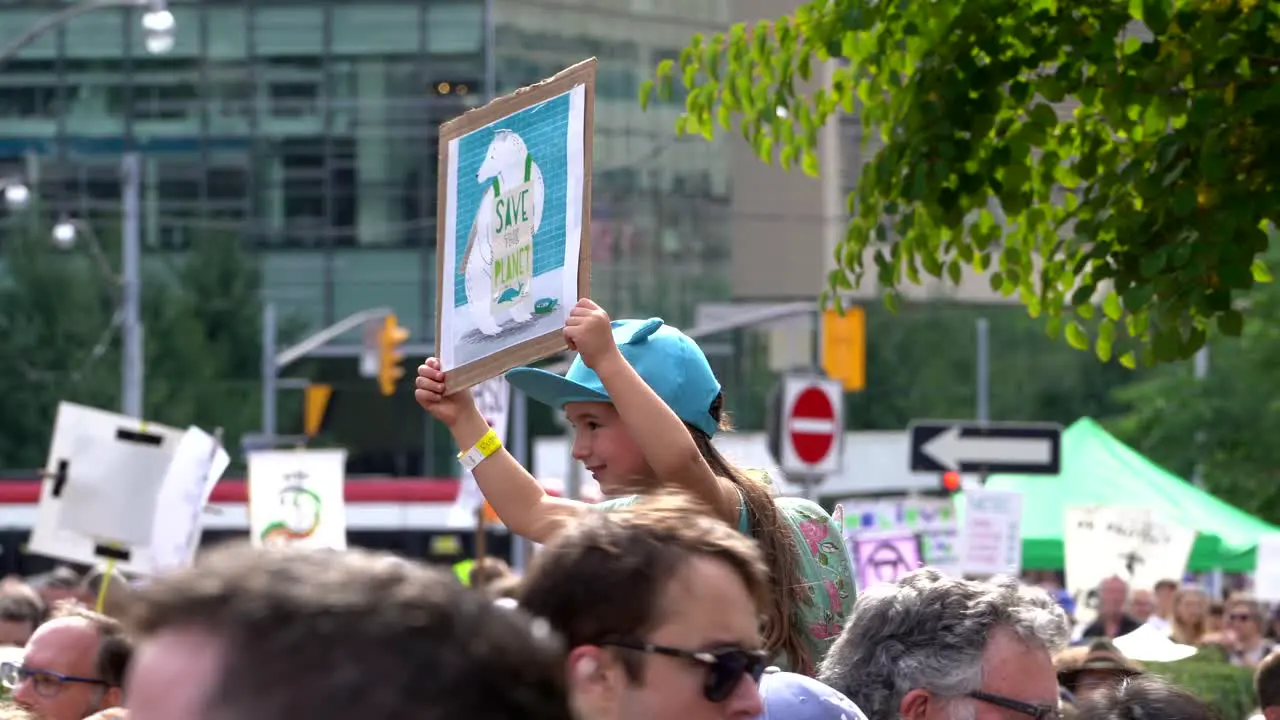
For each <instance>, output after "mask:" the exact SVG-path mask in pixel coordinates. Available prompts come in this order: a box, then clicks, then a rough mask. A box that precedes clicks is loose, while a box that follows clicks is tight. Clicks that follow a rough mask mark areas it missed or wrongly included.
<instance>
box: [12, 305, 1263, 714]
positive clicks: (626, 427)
mask: <svg viewBox="0 0 1280 720" xmlns="http://www.w3.org/2000/svg"><path fill="white" fill-rule="evenodd" d="M564 335H565V339H566V341H567V343H568V344H569V346H570V348H572V349H573V350H575V351H576V352H577V353H578V356H577V358H576V359H575V361H574V363H573V365H572V367H571V368H570V370H569V371H568V373H567V375H565V376H563V377H561V376H557V375H553V374H550V373H546V372H543V371H538V370H532V369H518V370H515V371H512V372H511V373H510V374H509V375H508V379H509V380H510V382H511V384H512V385H514V386H515V387H517V388H518V389H520V390H521V391H523V392H525V393H526V394H527V395H529V397H531V398H533V399H535V400H538V401H541V402H544V403H547V404H549V405H551V406H553V407H555V408H556V409H558V410H562V411H563V412H564V413H565V415H566V417H567V419H568V421H569V424H570V425H571V426H572V427H573V429H574V441H573V454H574V457H575V458H576V459H577V460H578V461H580V462H582V463H583V464H584V466H585V467H586V468H587V470H588V471H589V472H591V473H592V475H593V476H594V477H595V479H596V480H597V481H598V482H599V483H600V485H601V488H602V491H603V492H604V493H605V494H606V495H607V496H608V497H609V498H610V499H609V500H607V501H606V502H604V503H601V504H598V505H594V506H593V505H588V504H584V503H579V502H574V501H570V500H566V499H562V498H557V497H554V496H552V495H549V494H548V493H546V492H545V491H544V490H543V488H542V486H541V484H539V483H538V482H537V481H536V480H535V479H534V477H533V476H532V475H531V474H530V473H529V472H528V471H527V470H526V469H525V468H523V467H522V466H521V465H520V464H519V463H518V462H516V460H515V459H514V458H513V457H512V456H511V455H510V454H508V453H507V452H506V451H505V449H503V447H502V444H501V442H500V441H499V439H498V437H497V435H496V433H495V432H494V431H493V429H492V428H490V427H489V426H488V425H487V423H486V422H485V419H484V418H483V417H482V416H481V415H480V413H479V412H478V411H477V410H476V407H475V403H474V400H473V399H472V397H471V394H470V393H469V392H450V390H461V388H450V387H449V384H448V378H447V376H446V373H445V372H444V371H443V370H442V369H441V365H440V363H439V362H438V361H437V360H435V359H434V358H433V359H428V360H427V361H426V362H425V363H424V364H423V365H422V366H421V367H420V368H419V371H418V377H417V379H416V391H415V394H416V397H417V400H418V402H419V403H420V404H421V405H422V406H423V407H424V408H425V409H426V410H427V411H428V412H430V413H431V414H432V415H433V416H434V417H435V418H436V419H438V420H439V421H440V422H442V423H444V424H445V425H446V426H447V427H448V428H449V430H450V432H451V433H452V435H453V437H454V439H455V440H456V442H457V444H458V446H459V448H461V449H462V452H461V453H460V454H459V461H460V463H461V464H462V466H463V467H464V468H466V469H468V470H470V471H471V472H472V473H473V474H474V475H475V477H476V480H477V483H478V484H479V486H480V488H481V490H482V491H483V492H484V494H485V496H486V499H487V500H488V502H489V504H490V505H491V506H492V507H493V509H494V510H495V511H496V512H497V513H498V515H499V516H500V517H501V519H502V521H503V522H504V523H505V524H506V526H507V527H508V529H510V530H511V531H512V532H515V533H518V534H521V535H523V536H525V537H527V538H529V539H531V540H534V541H536V542H538V543H541V544H542V547H541V549H540V550H539V551H538V552H537V554H536V556H535V558H534V560H533V562H532V563H531V565H530V567H529V569H528V571H527V572H526V573H525V574H524V575H522V576H520V577H516V576H515V575H514V574H513V573H510V571H509V569H508V568H504V567H503V566H502V564H501V563H499V562H496V561H486V562H482V563H479V564H477V565H476V567H475V568H474V570H473V572H472V575H471V578H470V579H471V582H470V584H464V583H462V582H460V581H459V579H458V578H457V577H456V576H455V575H454V574H453V573H450V572H447V571H445V570H443V569H439V568H434V567H431V566H428V565H427V564H424V563H421V562H417V561H415V560H413V559H407V558H402V557H396V556H393V555H389V554H382V553H373V552H368V551H364V550H359V549H353V550H346V551H331V550H318V549H301V548H296V547H294V548H273V549H255V548H252V547H250V546H249V545H247V544H226V545H222V546H218V547H215V548H211V549H208V550H207V551H205V552H203V553H202V554H201V555H200V557H199V558H198V559H197V561H196V562H195V563H194V565H192V566H191V567H189V568H187V569H185V570H182V571H179V572H174V573H169V574H165V575H163V576H160V577H156V578H150V579H148V580H147V581H146V582H145V583H143V584H132V585H131V584H130V583H129V581H128V580H126V579H125V578H119V577H117V576H114V575H104V574H103V573H101V572H97V571H95V572H92V573H90V574H89V575H88V576H87V577H84V578H81V577H79V576H78V575H76V574H75V573H74V572H72V571H70V570H67V569H65V568H64V569H59V570H57V571H55V572H53V573H51V574H49V575H47V576H41V577H37V578H30V579H28V580H26V581H23V580H21V579H10V580H6V581H4V582H3V583H2V584H0V643H3V644H4V645H6V647H5V648H4V649H0V682H2V683H3V685H4V686H5V687H6V688H8V689H9V691H10V698H9V700H8V704H7V706H5V707H3V708H0V720H9V719H18V718H20V719H24V720H84V719H85V718H94V719H95V720H104V719H105V718H111V717H128V718H129V719H130V720H292V719H293V718H298V719H299V720H304V719H305V720H328V719H330V718H332V719H333V720H351V719H352V718H361V719H362V720H410V719H413V720H434V719H439V720H446V719H447V720H486V719H493V720H498V719H512V720H515V719H519V720H569V719H570V718H573V719H574V720H662V719H668V718H670V719H673V720H728V719H740V720H753V719H755V718H763V719H764V720H828V719H829V720H1013V719H1014V718H1017V717H1023V718H1024V720H1025V718H1028V717H1029V718H1033V719H1034V720H1060V719H1061V718H1063V717H1064V716H1067V715H1070V716H1071V717H1072V718H1074V719H1075V720H1210V719H1211V718H1215V712H1214V710H1213V709H1212V708H1211V707H1209V706H1208V705H1206V704H1205V703H1204V702H1203V701H1201V700H1200V699H1198V698H1196V697H1195V696H1194V695H1193V694H1191V693H1189V692H1187V691H1186V690H1185V689H1182V688H1179V687H1177V686H1175V685H1173V684H1171V683H1169V682H1168V681H1166V680H1163V679H1161V678H1160V677H1159V676H1157V675H1153V674H1149V673H1145V672H1143V671H1142V669H1141V668H1140V667H1137V666H1136V665H1134V664H1133V663H1132V662H1130V661H1129V660H1128V659H1127V658H1125V657H1124V656H1123V654H1122V653H1120V652H1119V651H1118V650H1116V649H1115V648H1114V647H1113V646H1112V645H1110V644H1109V643H1108V641H1106V640H1105V638H1108V637H1123V636H1124V635H1125V634H1126V630H1132V629H1133V627H1134V626H1136V625H1140V624H1142V623H1144V622H1145V623H1154V622H1157V620H1156V619H1155V618H1164V619H1165V621H1167V622H1168V623H1169V626H1170V631H1171V632H1173V633H1175V639H1178V640H1179V641H1180V642H1181V641H1183V638H1182V636H1180V635H1177V633H1179V632H1196V633H1199V634H1198V635H1197V636H1196V637H1195V638H1194V639H1193V640H1194V642H1196V643H1197V644H1203V643H1209V642H1210V641H1211V640H1213V639H1214V638H1215V636H1211V635H1209V633H1210V630H1209V629H1208V626H1207V623H1204V622H1200V621H1198V620H1195V616H1193V614H1191V612H1190V610H1188V609H1187V607H1190V605H1188V603H1190V602H1192V600H1190V599H1188V598H1191V597H1192V595H1190V594H1188V593H1186V592H1184V591H1177V592H1175V593H1174V595H1175V597H1174V599H1173V600H1172V605H1170V606H1169V607H1168V608H1167V609H1166V608H1165V607H1164V606H1161V605H1159V598H1160V597H1163V596H1162V595H1160V593H1161V592H1163V590H1162V589H1161V588H1156V589H1155V595H1154V596H1153V597H1152V599H1151V602H1152V605H1153V607H1152V610H1151V615H1150V616H1149V617H1146V618H1145V619H1144V618H1141V617H1135V615H1138V616H1140V614H1141V612H1142V610H1141V606H1140V597H1141V596H1140V593H1136V592H1135V593H1133V594H1130V593H1129V590H1128V588H1127V587H1119V586H1116V585H1115V584H1114V583H1111V582H1110V581H1108V583H1104V584H1103V585H1104V586H1103V587H1100V588H1099V593H1098V595H1099V598H1098V617H1097V621H1096V622H1095V623H1093V624H1092V625H1089V626H1086V627H1083V628H1080V630H1079V631H1078V632H1076V635H1077V636H1079V637H1081V638H1082V639H1084V640H1087V641H1091V640H1092V639H1093V636H1097V637H1099V638H1103V640H1102V641H1101V642H1088V643H1087V644H1086V645H1085V646H1084V648H1085V649H1084V653H1083V655H1082V656H1080V657H1079V658H1077V659H1078V660H1079V662H1077V663H1075V664H1070V665H1068V664H1064V662H1063V658H1065V657H1068V655H1069V653H1071V652H1072V650H1071V649H1069V647H1068V646H1069V645H1070V643H1071V640H1072V635H1073V629H1072V621H1071V617H1070V615H1069V613H1068V609H1067V608H1066V607H1064V605H1066V604H1068V603H1066V602H1065V599H1064V598H1062V597H1060V596H1055V595H1060V593H1056V592H1053V591H1052V590H1053V589H1052V588H1050V589H1046V588H1045V587H1041V586H1039V585H1038V584H1037V583H1035V582H1023V581H1020V580H1019V579H1016V578H1012V577H997V578H992V579H987V580H967V579H961V578H955V577H950V576H947V575H945V574H943V573H940V572H938V571H937V570H934V569H931V568H923V569H919V570H917V571H915V572H912V573H910V574H908V575H906V576H905V577H903V578H901V579H899V580H898V581H897V582H894V583H886V584H882V585H878V586H875V587H871V588H866V589H863V591H862V592H855V590H856V588H855V586H854V579H853V573H852V568H851V564H850V560H849V554H848V551H847V549H846V547H845V545H844V542H843V539H842V537H841V531H840V527H839V526H838V523H836V522H835V521H834V520H833V519H832V517H831V515H829V514H828V513H827V512H826V511H825V510H823V508H821V507H819V506H818V505H817V504H815V503H812V502H809V501H807V500H803V499H798V498H788V497H781V496H779V495H777V494H776V493H775V492H774V490H773V488H772V487H771V485H770V482H769V479H768V478H767V477H764V476H762V475H760V474H758V473H753V472H749V471H747V470H745V469H743V468H738V467H735V466H734V465H733V464H732V463H730V462H729V461H728V460H727V459H726V458H724V457H723V456H721V455H720V453H719V452H718V451H717V450H716V448H715V446H714V445H713V443H712V437H713V436H714V435H715V434H716V433H717V432H718V431H719V430H721V429H723V428H724V427H726V425H727V417H726V416H725V413H724V397H723V394H722V392H721V388H720V385H719V383H718V382H717V380H716V378H715V375H714V373H713V372H712V371H711V367H710V365H709V364H708V363H707V360H706V357H705V356H704V355H703V353H702V351H701V349H700V348H699V347H698V346H697V344H696V343H695V342H694V341H693V340H691V339H690V338H688V337H687V336H685V335H684V334H683V333H681V332H679V331H678V330H676V329H674V328H671V327H669V326H667V325H665V324H664V323H663V322H662V321H661V320H658V319H650V320H628V321H617V322H614V321H611V320H610V318H609V317H608V315H607V314H606V313H605V312H604V310H603V309H601V308H600V307H599V306H597V305H595V304H594V303H592V302H591V301H589V300H583V301H581V302H579V303H578V305H577V306H576V307H574V308H573V310H572V311H571V313H570V315H569V319H568V322H567V324H566V327H565V330H564ZM1122 584H1123V583H1122ZM1166 589H1167V588H1166ZM1174 589H1175V591H1176V587H1175V588H1174ZM1180 593H1181V595H1182V596H1183V600H1182V607H1183V609H1182V610H1178V608H1179V607H1180V606H1179V603H1178V600H1177V596H1178V595H1179V594H1180ZM1244 600H1246V599H1243V598H1236V599H1233V600H1232V601H1231V602H1230V603H1228V605H1227V607H1226V611H1225V612H1226V617H1227V618H1228V619H1229V622H1233V623H1234V622H1235V614H1236V613H1237V612H1238V608H1239V607H1242V606H1241V605H1240V604H1239V603H1240V602H1243V601H1244ZM1251 607H1253V608H1254V610H1255V611H1256V605H1255V606H1251ZM90 608H93V609H90ZM1117 609H1118V611H1117ZM1207 612H1208V608H1207V607H1205V608H1203V609H1202V615H1204V614H1207ZM1255 615H1256V612H1255ZM1258 622H1259V623H1260V622H1261V619H1260V617H1259V619H1258ZM1238 630H1239V628H1237V627H1235V626H1234V625H1233V626H1232V632H1231V633H1230V634H1228V633H1227V632H1226V631H1219V635H1218V636H1216V638H1217V640H1219V641H1221V642H1222V647H1224V648H1225V650H1224V652H1228V653H1229V654H1230V657H1231V658H1233V660H1232V661H1233V662H1237V661H1238V662H1239V663H1240V664H1252V663H1253V662H1257V660H1260V662H1257V664H1258V672H1259V681H1258V683H1259V684H1258V687H1259V697H1260V707H1261V712H1262V713H1263V714H1268V713H1271V712H1280V708H1277V707H1273V704H1280V661H1275V660H1274V659H1273V658H1274V657H1276V656H1268V657H1266V658H1265V659H1262V658H1261V656H1262V655H1264V654H1265V653H1264V652H1263V651H1262V650H1261V649H1258V648H1257V647H1255V646H1254V645H1253V644H1252V641H1250V640H1248V636H1246V635H1244V634H1242V633H1241V632H1238ZM1255 658H1257V660H1255ZM1267 673H1273V674H1275V675H1277V677H1275V678H1271V679H1268V678H1270V675H1267ZM1272 685H1275V686H1276V688H1275V689H1274V691H1273V690H1272V689H1271V686H1272ZM1269 693H1270V694H1269ZM1276 718H1280V715H1276ZM1219 720H1245V719H1244V718H1223V719H1219Z"/></svg>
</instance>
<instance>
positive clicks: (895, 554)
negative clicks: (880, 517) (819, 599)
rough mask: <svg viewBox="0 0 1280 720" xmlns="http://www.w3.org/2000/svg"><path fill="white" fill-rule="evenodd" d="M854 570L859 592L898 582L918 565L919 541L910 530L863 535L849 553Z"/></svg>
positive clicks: (920, 561)
mask: <svg viewBox="0 0 1280 720" xmlns="http://www.w3.org/2000/svg"><path fill="white" fill-rule="evenodd" d="M851 554H852V556H853V561H854V564H855V565H856V566H857V573H858V590H860V591H861V590H866V589H867V588H869V587H873V586H875V585H880V584H882V583H892V582H897V581H898V579H899V578H901V577H902V576H903V575H906V574H908V573H910V572H912V571H914V570H916V569H917V568H919V567H920V566H921V565H923V564H924V563H923V561H922V560H921V557H920V538H919V537H917V536H916V535H915V534H914V533H912V532H910V531H909V530H895V531H893V532H885V533H862V534H861V535H859V536H858V537H857V539H855V540H854V542H853V548H852V550H851Z"/></svg>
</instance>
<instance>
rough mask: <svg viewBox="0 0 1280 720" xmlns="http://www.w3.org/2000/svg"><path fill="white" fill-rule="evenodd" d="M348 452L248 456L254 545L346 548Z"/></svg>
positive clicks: (278, 452)
mask: <svg viewBox="0 0 1280 720" xmlns="http://www.w3.org/2000/svg"><path fill="white" fill-rule="evenodd" d="M346 468H347V451H346V450H264V451H261V452H254V453H250V454H249V528H250V532H251V533H252V541H253V543H254V545H257V546H259V547H278V546H283V545H293V546H297V547H305V548H330V549H333V550H345V549H346V547H347V516H346V500H345V497H344V496H343V485H344V482H345V480H346V472H347V471H346Z"/></svg>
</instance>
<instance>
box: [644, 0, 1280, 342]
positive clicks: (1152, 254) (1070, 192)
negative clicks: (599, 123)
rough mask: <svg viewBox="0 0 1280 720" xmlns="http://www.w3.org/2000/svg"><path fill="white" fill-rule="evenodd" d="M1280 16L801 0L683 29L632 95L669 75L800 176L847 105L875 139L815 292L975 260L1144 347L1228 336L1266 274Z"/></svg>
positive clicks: (1092, 337) (1165, 1) (1047, 305)
mask: <svg viewBox="0 0 1280 720" xmlns="http://www.w3.org/2000/svg"><path fill="white" fill-rule="evenodd" d="M1278 13H1280V11H1278V10H1277V6H1276V4H1275V3H1260V2H1257V1H1256V0H1239V2H1232V1H1231V0H1130V2H1127V3H1125V2H1093V3H1090V2H1084V3H1067V2H1061V1H1060V0H956V1H954V2H943V3H938V2H932V3H930V2H888V3H886V2H868V0H814V1H813V2H810V3H808V4H805V5H803V6H801V7H800V8H798V9H797V10H796V11H795V12H794V13H793V14H791V15H789V16H784V17H781V18H778V19H777V20H776V21H767V22H761V23H759V24H757V25H755V26H754V27H752V28H748V27H747V26H745V25H737V26H735V27H733V28H732V29H731V30H730V31H729V32H727V33H718V34H716V35H714V36H710V37H704V36H701V35H697V36H694V38H693V40H692V42H691V44H690V45H689V46H688V47H687V48H686V49H685V50H684V51H683V53H682V54H681V56H680V58H679V62H678V63H673V62H671V61H664V62H663V63H662V64H660V65H659V66H658V68H657V80H656V83H655V82H647V83H646V84H645V86H644V87H643V88H642V90H641V102H642V103H646V102H647V101H648V99H649V98H650V96H651V95H652V93H653V92H654V90H655V85H656V88H657V90H658V92H659V93H660V94H670V93H671V92H672V90H673V88H672V84H673V79H674V78H679V80H680V82H682V84H683V85H684V87H685V88H686V89H687V90H688V94H687V98H686V111H685V113H684V114H683V115H682V116H681V117H680V119H679V121H678V122H677V128H676V129H677V132H681V133H688V134H701V135H703V136H705V137H707V138H710V137H712V136H713V134H714V133H715V131H716V128H717V127H719V128H721V129H723V130H730V129H731V128H732V126H733V125H734V124H737V125H738V127H739V128H740V130H741V132H742V135H743V136H744V137H745V138H746V139H747V140H748V141H750V142H751V143H752V145H753V147H754V148H755V150H756V152H757V154H758V155H759V156H760V157H761V158H762V159H763V160H764V161H766V162H772V161H773V160H774V159H777V160H778V161H779V162H780V163H781V164H782V166H783V167H788V168H789V167H792V166H799V167H801V168H802V169H803V170H804V171H805V172H806V173H809V174H811V175H816V174H817V173H818V170H819V168H818V154H817V145H818V138H819V130H820V128H821V127H822V126H823V125H824V124H825V123H827V122H829V121H831V120H832V119H833V116H835V115H836V114H837V113H838V112H844V113H856V114H857V117H858V118H859V119H860V121H861V122H862V125H863V127H864V132H863V137H864V138H868V137H876V138H879V139H880V140H882V141H883V146H882V147H881V148H880V149H879V150H878V152H876V154H875V156H874V159H872V160H871V161H870V162H869V163H868V164H867V165H866V167H865V168H864V169H863V175H862V179H861V182H860V184H859V187H858V190H857V191H856V192H855V193H853V194H852V195H851V196H850V198H849V203H848V205H849V213H850V215H851V216H852V220H851V221H850V223H849V228H848V233H847V235H846V237H845V240H844V242H843V243H841V245H840V247H839V248H837V251H836V259H837V261H838V263H839V267H838V268H837V269H836V270H834V271H833V272H832V273H831V274H830V277H829V281H828V283H827V285H828V287H827V291H828V292H829V293H835V294H838V293H840V292H842V291H846V290H849V289H851V288H852V287H854V286H855V285H856V284H857V283H858V282H860V280H861V278H862V275H863V273H864V271H866V270H868V269H870V270H871V271H873V272H874V273H875V275H876V278H877V280H878V282H879V283H880V284H881V285H882V286H883V287H886V288H889V289H891V290H892V289H893V288H897V287H900V286H902V285H904V284H906V283H918V282H919V280H920V278H921V276H922V273H927V274H928V275H932V276H934V277H939V278H950V279H951V280H952V281H958V280H959V279H960V277H961V272H962V271H963V268H964V267H965V266H970V267H974V268H976V269H978V270H980V271H988V272H989V273H990V275H989V277H990V281H991V286H992V288H994V289H995V290H997V291H999V292H1001V293H1003V294H1004V295H1006V296H1016V297H1017V298H1019V299H1020V300H1021V301H1022V302H1023V303H1024V304H1025V305H1026V306H1027V308H1028V310H1029V311H1030V313H1031V315H1033V316H1040V317H1044V318H1045V321H1044V322H1045V325H1046V327H1047V330H1048V332H1049V334H1050V335H1051V336H1055V335H1058V334H1059V333H1063V334H1065V336H1066V339H1067V341H1068V342H1069V343H1070V344H1071V345H1072V346H1075V347H1077V348H1081V349H1083V348H1087V347H1089V345H1090V344H1091V343H1092V345H1093V347H1094V349H1095V351H1096V353H1097V355H1098V356H1099V357H1100V358H1101V359H1103V360H1104V361H1105V360H1108V359H1110V358H1112V357H1113V356H1118V357H1119V358H1120V360H1121V362H1122V363H1124V364H1125V365H1127V366H1129V367H1134V366H1135V365H1136V364H1137V362H1138V360H1139V359H1142V360H1145V361H1147V362H1168V361H1172V360H1177V359H1180V358H1187V357H1190V356H1191V355H1192V354H1193V353H1194V352H1195V351H1196V350H1197V349H1198V348H1199V347H1201V346H1202V345H1203V344H1204V342H1205V340H1206V336H1207V333H1208V332H1209V330H1210V328H1211V327H1213V326H1214V325H1216V327H1217V328H1218V329H1220V330H1221V332H1222V333H1223V334H1225V335H1239V334H1240V333H1241V329H1242V325H1243V318H1242V316H1241V313H1240V312H1239V310H1238V309H1237V308H1236V307H1235V306H1234V305H1233V303H1232V299H1233V297H1235V296H1236V295H1237V294H1238V293H1239V292H1240V291H1244V290H1248V289H1249V288H1251V287H1252V286H1253V284H1254V283H1255V282H1256V281H1266V280H1268V279H1269V275H1268V273H1267V271H1266V269H1265V267H1264V266H1262V265H1261V264H1260V263H1259V262H1258V261H1257V260H1256V256H1257V255H1258V254H1259V253H1261V252H1262V251H1263V250H1265V249H1266V247H1267V237H1266V235H1265V233H1264V232H1263V228H1264V227H1266V226H1267V225H1268V223H1270V222H1272V221H1274V220H1275V219H1276V217H1277V213H1280V152H1277V149H1280V148H1278V147H1277V146H1278V145H1280V136H1277V135H1276V133H1274V132H1272V131H1271V129H1273V128H1275V127H1276V126H1277V124H1278V123H1280V82H1277V81H1278V80H1280V58H1277V57H1276V52H1275V48H1276V45H1277V43H1280V22H1277V20H1278V19H1280V15H1278ZM1139 23H1141V25H1139ZM1144 27H1145V31H1144ZM1146 31H1149V32H1146ZM829 60H838V61H840V62H838V63H836V64H834V67H833V70H832V71H831V73H830V75H829V76H820V75H821V74H822V72H821V71H820V70H819V68H820V67H822V66H820V65H819V63H822V62H825V61H829ZM869 250H870V251H873V252H871V253H868V252H867V251H869ZM868 257H874V265H873V267H871V268H867V267H866V266H865V265H866V262H867V258H868ZM887 301H888V302H889V304H890V305H891V306H892V305H894V304H895V302H896V300H895V296H894V295H892V294H890V295H888V296H887Z"/></svg>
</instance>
